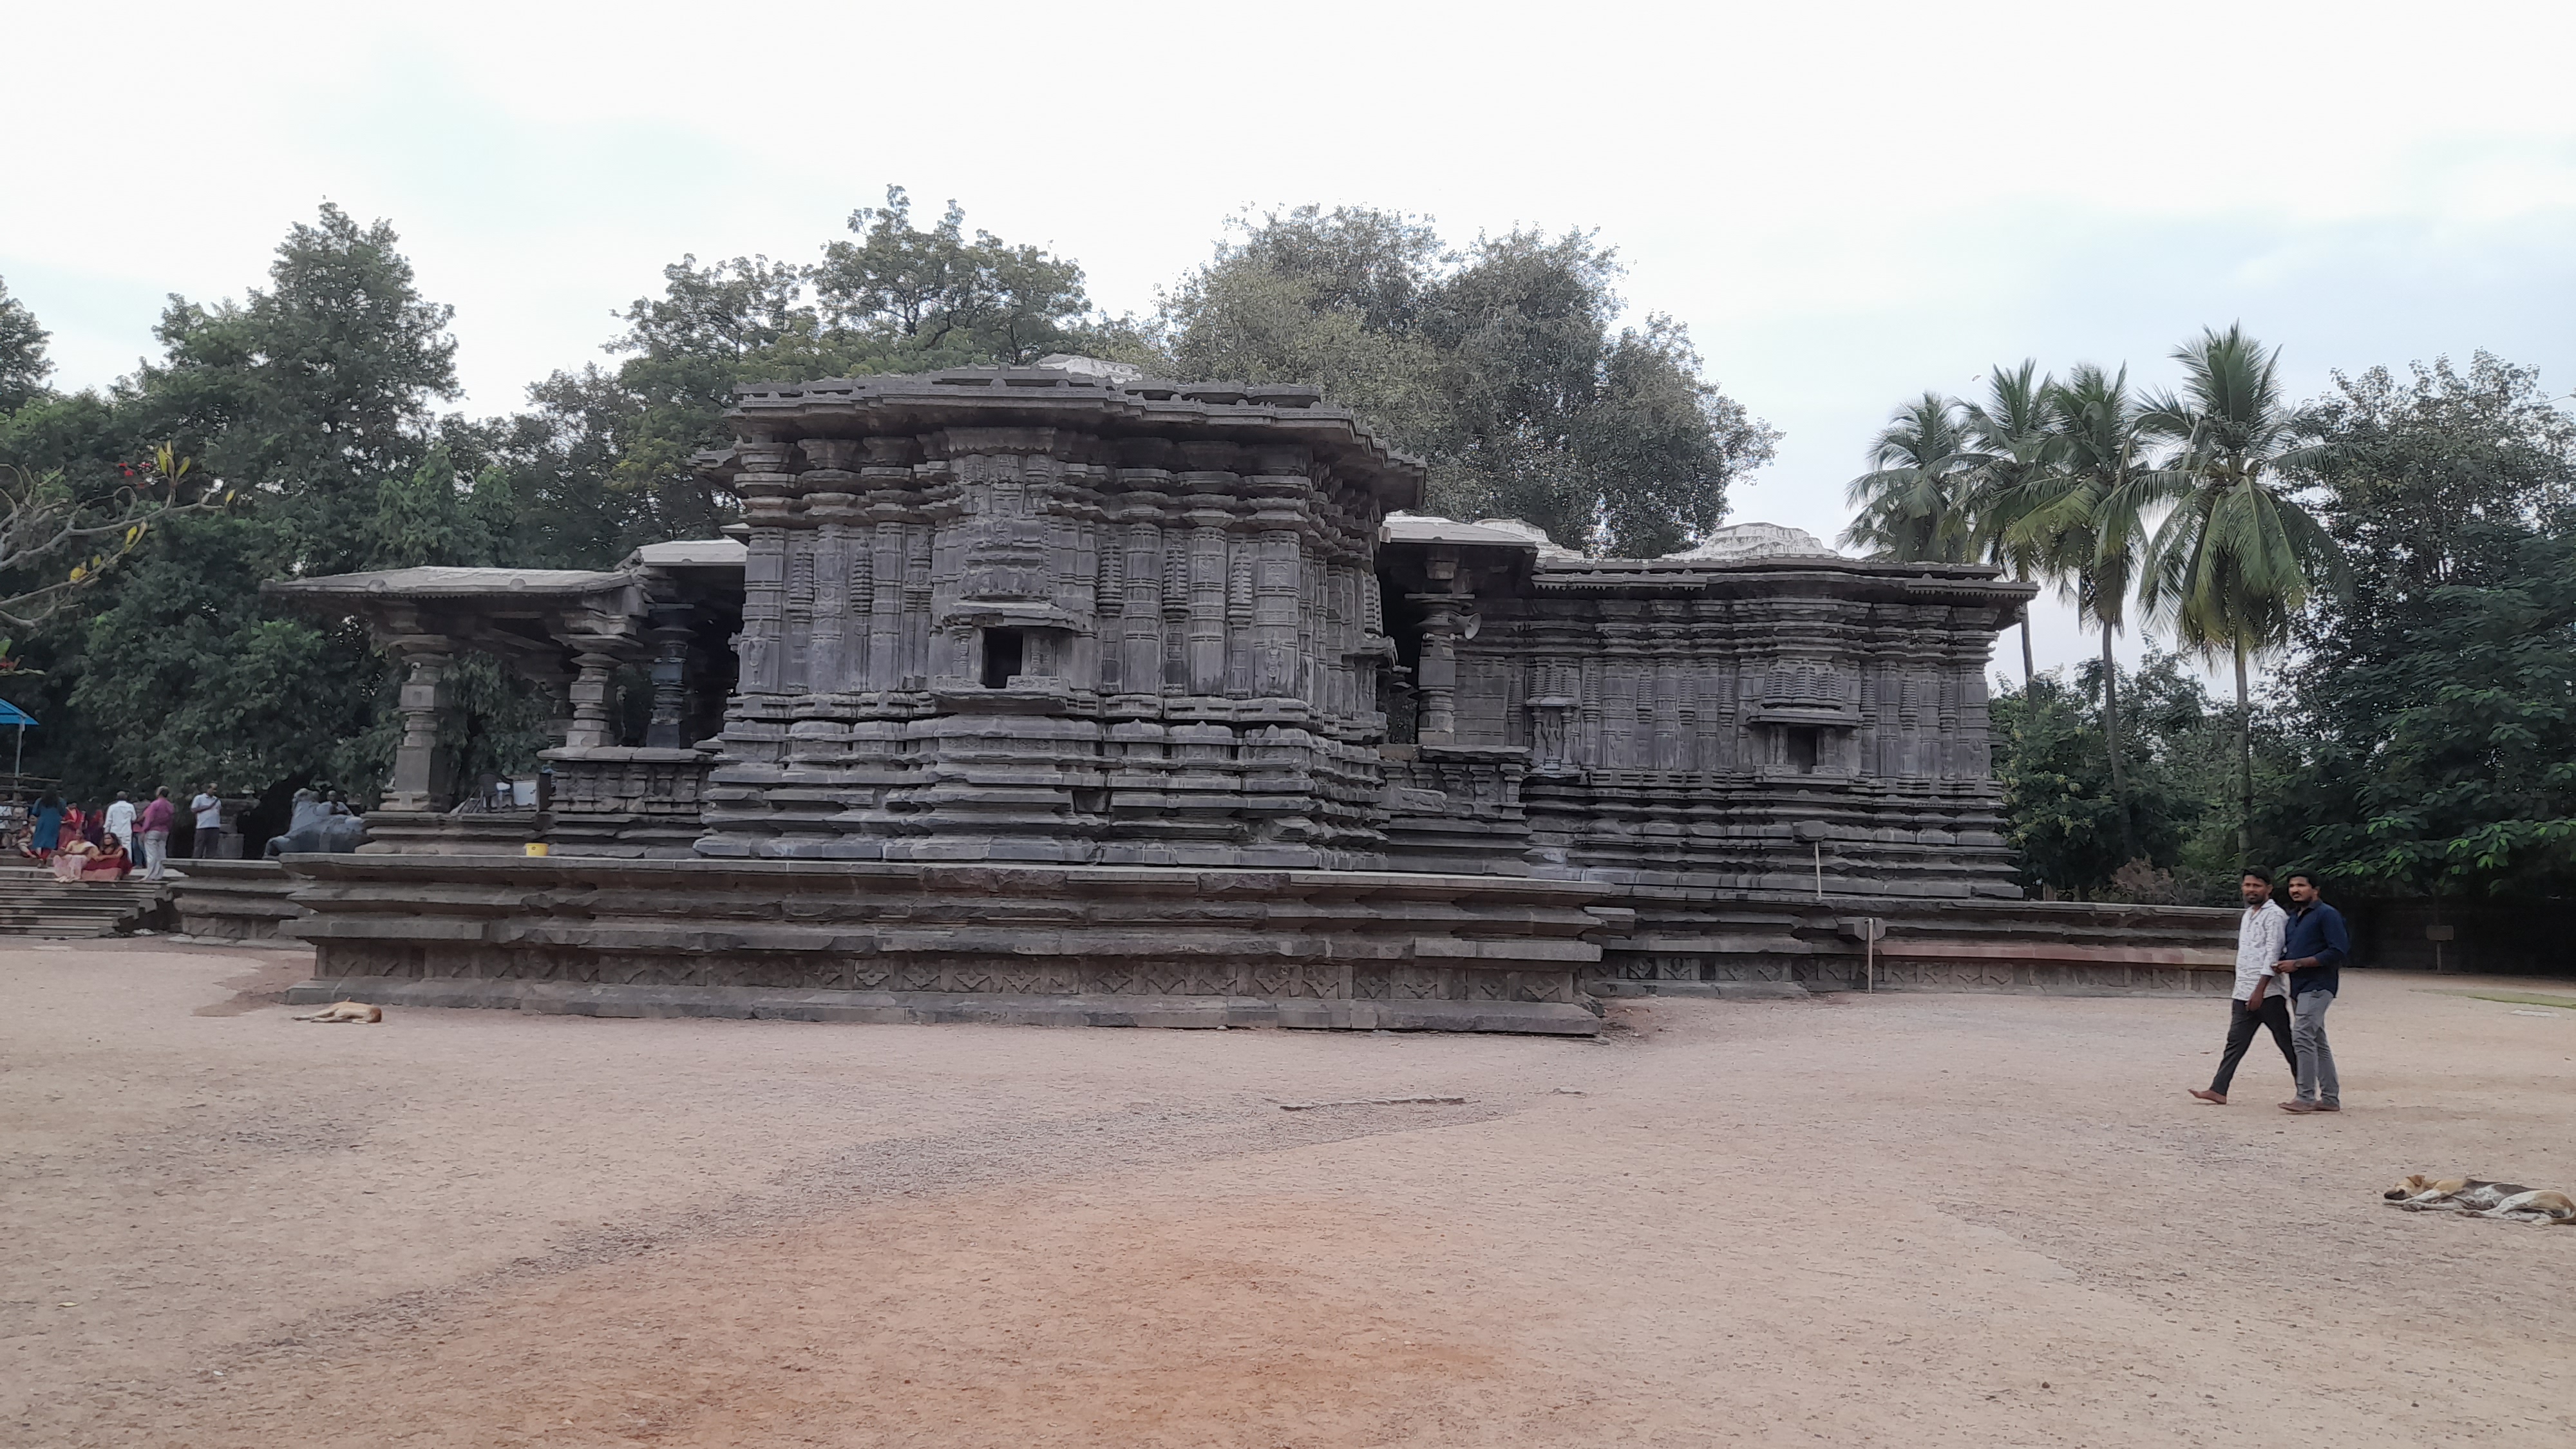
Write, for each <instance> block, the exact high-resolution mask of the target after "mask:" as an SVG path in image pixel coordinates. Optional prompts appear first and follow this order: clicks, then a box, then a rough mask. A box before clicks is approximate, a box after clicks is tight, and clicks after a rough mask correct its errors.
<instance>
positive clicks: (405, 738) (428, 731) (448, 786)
mask: <svg viewBox="0 0 2576 1449" xmlns="http://www.w3.org/2000/svg"><path fill="white" fill-rule="evenodd" d="M396 649H397V651H398V653H399V655H400V657H401V658H402V660H403V662H404V663H405V664H406V665H407V666H409V672H408V673H407V674H406V675H405V676H404V678H403V684H402V693H401V696H400V700H399V707H400V709H401V711H402V726H403V732H402V743H401V744H400V745H398V746H396V747H395V749H394V772H393V779H392V782H391V786H392V788H390V789H388V790H387V791H386V792H385V808H386V809H388V810H426V811H439V810H445V809H446V808H447V807H448V806H450V805H453V804H454V803H456V802H455V799H454V798H453V796H454V790H453V781H452V779H451V776H452V773H453V772H452V770H451V762H450V761H449V759H448V758H447V749H446V746H445V745H444V744H443V743H442V742H441V740H440V738H439V736H440V733H441V731H440V726H441V725H442V724H444V723H445V722H446V717H447V713H448V709H449V706H450V698H449V690H448V685H447V668H448V665H449V664H450V663H451V662H453V656H451V655H450V654H449V653H448V651H447V641H446V640H444V639H438V640H421V641H417V642H413V643H410V644H408V645H397V646H396Z"/></svg>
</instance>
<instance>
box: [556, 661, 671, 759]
mask: <svg viewBox="0 0 2576 1449" xmlns="http://www.w3.org/2000/svg"><path fill="white" fill-rule="evenodd" d="M573 664H574V666H575V667H576V668H578V669H579V670H580V671H581V672H580V673H579V674H577V675H575V676H574V677H573V681H572V729H571V731H570V732H569V733H567V734H566V735H565V736H564V746H565V747H566V748H567V749H575V750H596V749H600V748H602V747H604V746H607V745H609V744H612V743H614V741H613V740H612V739H611V738H610V736H609V723H608V676H609V672H610V671H611V670H614V669H615V668H616V667H617V660H616V659H615V658H614V657H613V656H611V655H607V654H590V653H582V654H576V655H574V656H573ZM656 692H657V693H658V692H659V691H656Z"/></svg>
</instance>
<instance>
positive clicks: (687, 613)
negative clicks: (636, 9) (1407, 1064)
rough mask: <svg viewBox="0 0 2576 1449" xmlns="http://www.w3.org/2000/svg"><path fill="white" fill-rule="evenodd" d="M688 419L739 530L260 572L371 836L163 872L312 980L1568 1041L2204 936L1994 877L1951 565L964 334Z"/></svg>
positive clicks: (777, 1006) (550, 1001)
mask: <svg viewBox="0 0 2576 1449" xmlns="http://www.w3.org/2000/svg"><path fill="white" fill-rule="evenodd" d="M730 420H731V423H732V427H733V431H734V435H735V443H734V446H733V447H731V448H730V449H728V450H724V451H723V452H721V453H717V454H711V455H707V456H706V457H704V458H703V459H702V460H701V461H702V464H703V466H704V467H705V469H706V470H707V471H708V473H709V474H710V475H711V476H712V477H714V478H716V479H718V480H720V481H721V482H722V483H723V484H724V485H725V486H726V487H727V488H729V489H730V490H731V491H732V492H733V493H734V494H735V495H736V496H737V497H739V498H740V499H741V500H742V504H743V512H744V525H743V526H742V527H741V528H740V529H739V530H737V531H738V532H740V533H742V535H743V537H742V538H741V539H740V541H739V542H736V541H734V540H730V539H719V540H709V541H705V542H698V543H680V544H663V545H656V546H653V547H651V548H647V549H644V550H641V551H639V552H638V553H637V554H636V555H635V556H634V557H632V558H630V559H629V560H628V561H627V563H626V564H625V565H624V566H623V567H621V568H620V569H616V570H609V571H601V572H596V573H583V572H571V571H528V570H460V569H415V570H399V571H394V572H391V573H386V574H374V575H350V576H341V577H336V578H323V579H305V580H297V581H293V582H289V583H281V584H275V585H271V586H270V587H271V589H272V590H273V591H274V592H275V593H277V594H278V595H279V596H281V597H284V598H287V599H291V600H294V601H296V602H297V603H298V604H300V605H301V606H303V607H305V608H308V609H311V610H314V611H317V612H320V613H322V614H325V615H328V616H332V617H353V616H354V617H358V618H362V619H364V620H366V621H367V623H368V624H369V626H370V627H371V628H372V629H373V630H374V631H375V633H376V635H377V637H378V639H379V640H380V641H381V642H382V643H383V644H384V646H385V647H387V648H388V649H390V650H393V651H394V652H396V653H397V654H398V655H400V656H401V657H403V658H404V659H405V660H407V661H408V662H409V667H410V678H409V681H408V683H407V684H406V686H405V688H404V690H403V696H402V708H403V710H404V712H405V717H406V718H405V724H406V729H405V734H404V743H403V746H402V750H401V754H400V757H399V759H398V761H397V765H396V769H395V775H394V780H393V782H392V783H393V789H392V790H391V791H389V793H388V797H387V808H385V809H383V810H380V811H378V812H376V813H375V814H374V815H372V816H370V820H369V823H370V826H371V835H372V840H373V842H374V843H372V844H371V845H370V846H369V847H368V849H367V852H366V853H362V854H360V855H356V856H302V857H291V858H289V859H288V861H287V863H286V866H285V875H284V877H283V881H282V884H259V885H250V884H243V883H240V882H235V883H232V884H226V883H224V882H218V881H208V882H206V883H205V884H203V885H202V886H195V887H192V888H191V890H190V891H189V892H188V893H187V894H185V895H183V897H182V903H181V908H182V911H183V914H187V913H191V912H192V910H193V912H194V916H195V918H196V919H197V921H198V924H199V925H200V926H201V927H203V928H206V929H221V926H220V925H219V924H218V918H219V917H220V916H221V915H222V913H223V911H224V910H225V909H227V907H226V906H225V904H224V903H225V902H226V901H238V900H242V899H247V898H248V897H249V896H252V895H258V894H261V893H263V892H265V893H266V894H267V896H268V898H269V899H270V900H271V901H272V905H271V906H270V907H269V909H270V910H271V911H272V913H273V914H274V915H277V916H282V917H286V918H288V919H287V925H286V929H288V930H291V931H293V932H294V933H296V934H299V935H302V936H304V937H306V938H308V939H310V940H312V941H313V942H314V943H315V946H316V948H317V952H318V955H319V971H318V975H317V980H316V981H315V982H314V983H312V984H311V985H310V986H309V987H307V988H303V989H302V991H303V994H304V995H307V996H320V995H332V996H351V997H357V998H360V999H375V1000H387V1001H415V1002H443V1003H454V1004H485V1005H521V1006H532V1007H541V1008H545V1009H557V1010H585V1011H597V1012H602V1013H609V1014H636V1013H644V1012H716V1013H726V1014H750V1015H782V1016H805V1017H820V1018H840V1019H861V1020H867V1019H878V1020H924V1019H947V1018H961V1017H962V1018H974V1019H991V1020H1028V1021H1097V1022H1168V1023H1175V1024H1211V1025H1213V1024H1233V1025H1254V1024H1278V1025H1291V1026H1297V1025H1311V1026H1358V1027H1368V1026H1380V1027H1386V1026H1393V1027H1458V1028H1468V1029H1488V1030H1523V1031H1540V1032H1556V1033H1577V1034H1581V1033H1588V1032H1590V1031H1592V1030H1594V1029H1596V1025H1597V1022H1598V1019H1599V1017H1598V1011H1599V1007H1598V1002H1599V999H1600V998H1602V997H1604V996H1614V995H1620V994H1636V993H1644V992H1658V991H1693V990H1697V991H1729V990H1760V989H1782V990H1794V989H1839V988H1843V987H1847V986H1854V985H1863V986H1875V985H1885V986H1891V987H1903V986H1913V987H1917V988H1921V987H1950V988H1968V989H1974V988H1978V987H1984V988H1989V989H2013V988H2017V987H2018V988H2022V989H2079V990H2141V989H2147V990H2172V989H2196V988H2197V987H2198V986H2200V985H2201V984H2203V983H2204V981H2205V980H2207V979H2210V978H2212V976H2213V974H2214V975H2215V977H2216V978H2217V979H2219V980H2221V981H2223V977H2224V973H2223V972H2219V973H2212V972H2210V971H2208V970H2206V969H2195V968H2207V967H2211V966H2215V965H2220V964H2223V963H2224V961H2226V960H2232V956H2229V955H2227V954H2226V953H2225V952H2224V951H2214V950H2213V947H2214V946H2215V945H2219V944H2223V942H2224V939H2225V936H2226V931H2227V928H2228V927H2229V926H2230V925H2232V919H2233V918H2232V914H2230V913H2227V912H2202V911H2192V910H2185V909H2181V908H2154V907H2102V906H2079V905H2072V904H2068V903H2057V902H2035V901H2024V900H2021V899H2020V895H2021V892H2020V890H2019V889H2018V887H2017V886H2016V885H2015V884H2014V883H2013V879H2014V871H2013V860H2012V855H2011V852H2010V850H2009V848H2008V846H2007V844H2006V842H2005V840H2004V838H2003V836H2002V834H2001V813H2000V807H2001V795H2000V791H1999V788H1998V786H1997V785H1996V783H1995V781H1994V779H1993V777H1992V773H1991V770H1990V768H1989V760H1988V757H1989V739H1988V722H1987V715H1986V700H1987V694H1986V685H1985V671H1986V668H1987V664H1988V659H1989V656H1990V653H1991V650H1992V644H1993V640H1994V636H1995V634H1996V633H1997V631H1998V630H2000V629H2001V628H2003V627H2005V626H2006V625H2008V624H2010V623H2012V622H2014V621H2015V620H2017V619H2018V618H2019V615H2020V610H2021V609H2022V608H2023V606H2024V605H2025V604H2026V602H2027V601H2028V599H2029V598H2030V596H2031V593H2032V588H2031V586H2029V585H2027V584H2019V583H2013V582H2010V581H2006V580H2003V579H2001V578H1999V577H1997V576H1996V574H1995V572H1994V571H1993V570H1991V569H1987V568H1981V567H1971V566H1958V565H1934V564H1897V563H1886V562H1876V561H1859V560H1853V559H1848V558H1843V557H1840V556H1838V555H1836V554H1834V553H1833V552H1832V551H1831V550H1829V549H1827V548H1825V547H1824V546H1822V545H1821V544H1819V543H1818V542H1817V541H1816V540H1815V539H1813V538H1811V537H1809V536H1807V535H1805V534H1803V533H1800V532H1798V531H1796V530H1792V529H1781V528H1775V527H1772V526H1769V525H1763V524H1749V525H1742V526H1738V527H1734V528H1728V529H1721V530H1718V531H1717V532H1716V533H1715V534H1713V535H1712V536H1711V537H1709V538H1708V539H1706V540H1704V541H1703V542H1702V543H1701V544H1700V545H1699V546H1697V547H1695V548H1693V549H1691V550H1690V551H1688V552H1686V553H1682V554H1677V555H1673V556H1671V557H1666V558H1659V559H1600V558H1587V557H1582V556H1579V555H1576V554H1573V553H1570V552H1568V551H1566V550H1564V549H1561V548H1558V547H1556V546H1555V545H1554V544H1553V543H1551V542H1550V541H1549V540H1548V539H1546V538H1545V537H1544V536H1543V535H1541V534H1539V533H1538V531H1537V530H1535V529H1532V528H1530V527H1528V526H1527V525H1524V524H1519V523H1516V522H1513V521H1511V520H1487V521H1484V522H1481V523H1459V522H1453V521H1450V520H1447V519H1440V518H1433V517H1428V516H1424V515H1421V514H1419V513H1418V512H1415V511H1413V510H1415V509H1416V508H1417V507H1418V505H1419V503H1420V497H1421V490H1422V483H1423V478H1422V470H1421V467H1420V465H1419V464H1417V463H1415V462H1414V461H1412V460H1410V459H1408V458H1405V457H1403V456H1401V455H1399V454H1396V453H1393V452H1391V451H1390V450H1389V449H1388V448H1386V447H1385V446H1384V445H1383V443H1381V442H1380V441H1379V440H1378V439H1377V438H1375V437H1374V436H1373V435H1372V434H1371V433H1370V432H1369V431H1368V429H1367V428H1366V427H1364V426H1362V425H1361V424H1360V423H1359V422H1358V421H1357V420H1356V419H1355V418H1353V416H1352V415H1351V414H1349V413H1348V412H1345V411H1342V410H1340V409H1336V408H1333V407H1330V406H1328V405H1326V404H1325V403H1324V402H1323V400H1322V399H1320V398H1319V397H1318V396H1317V394H1316V393H1315V392H1313V391H1312V390H1310V389H1305V388H1298V387H1285V386H1263V387H1245V386H1214V385H1205V384H1175V383H1168V382H1154V381H1150V380H1124V381H1122V380H1118V379H1114V378H1108V377H1102V376H1096V375H1090V374H1086V373H1081V372H1072V371H1059V370H1054V369H1020V370H995V369H960V370H955V371H949V372H942V373H935V374H931V375H927V376H917V377H867V378H857V379H848V380H836V381H825V382H816V383H809V384H806V385H803V386H798V387H765V388H756V389H746V390H744V391H743V392H742V394H741V396H740V398H739V400H738V405H737V407H736V409H735V410H734V412H733V413H732V414H731V415H730ZM469 651H472V652H482V653H487V654H491V655H494V656H496V657H498V658H499V659H501V660H502V661H503V662H504V663H505V664H506V665H508V666H509V667H510V668H512V669H513V670H514V671H516V672H517V673H518V674H519V675H520V677H522V678H524V679H525V680H527V681H529V682H530V683H531V684H533V685H535V686H537V687H538V688H540V689H542V690H544V691H546V692H547V693H548V694H549V696H550V697H552V698H554V699H555V700H556V701H557V704H558V714H559V716H560V718H559V721H558V729H559V733H560V737H561V739H562V741H563V743H562V744H561V745H560V746H559V747H557V748H555V749H552V750H549V751H547V752H546V759H547V763H548V779H549V781H550V785H551V788H550V791H549V792H548V796H547V798H545V799H543V800H541V801H539V802H537V803H536V806H535V808H517V809H501V810H479V809H472V808H466V809H458V808H457V799H458V796H459V795H460V793H461V792H460V791H459V790H458V788H457V785H458V782H456V781H454V780H453V779H451V778H450V772H449V770H448V768H447V765H446V762H445V759H444V756H443V754H442V753H441V744H440V742H441V741H442V740H443V739H444V738H446V737H447V731H446V730H445V728H444V725H445V723H446V721H445V716H446V714H447V713H449V712H450V707H449V704H448V701H447V699H446V695H445V692H444V685H443V680H444V677H445V673H446V671H447V670H448V669H449V668H450V667H451V662H452V661H453V660H454V659H455V658H456V657H457V656H458V655H460V654H462V653H465V652H469ZM621 672H625V673H627V674H628V677H630V678H632V679H634V680H637V681H643V680H648V679H649V699H650V710H649V717H648V718H646V719H645V720H644V721H643V722H642V723H641V728H640V731H639V730H637V729H635V728H634V727H633V726H632V725H631V724H630V725H629V726H628V727H626V728H624V729H621V728H620V726H619V724H618V722H617V720H616V719H614V718H612V716H613V715H614V714H616V713H617V712H616V711H614V710H612V709H611V707H610V700H611V695H612V692H613V682H614V681H615V680H616V679H617V678H618V677H619V676H620V674H621ZM532 842H539V843H543V844H544V845H545V846H546V847H547V849H548V851H549V852H550V853H549V854H548V855H546V856H545V857H544V858H541V859H532V858H528V857H527V856H525V855H523V854H522V853H521V852H522V848H523V847H524V846H525V845H527V844H529V843H532ZM227 892H230V894H227ZM279 895H283V896H284V897H285V901H286V903H285V904H283V905H277V904H275V903H274V902H275V899H276V897H278V896H279ZM191 899H194V900H195V901H196V902H197V903H198V904H197V905H196V906H195V907H193V908H192V906H191V904H190V901H191ZM245 909H247V908H245ZM2213 956H2217V957H2219V958H2220V959H2219V960H2212V959H2210V958H2211V957H2213ZM2221 989H2223V986H2222V988H2221Z"/></svg>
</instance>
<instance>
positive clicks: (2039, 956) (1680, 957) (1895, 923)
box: [1584, 886, 2241, 996]
mask: <svg viewBox="0 0 2576 1449" xmlns="http://www.w3.org/2000/svg"><path fill="white" fill-rule="evenodd" d="M1611 899H1613V900H1615V901H1616V902H1617V903H1618V904H1620V905H1624V906H1628V907H1630V908H1631V909H1633V910H1634V911H1635V913H1636V922H1637V925H1636V929H1635V930H1634V931H1633V932H1631V933H1629V934H1627V935H1624V936H1605V937H1603V938H1602V940H1601V944H1602V966H1601V969H1600V971H1599V972H1598V973H1597V974H1590V975H1587V976H1586V977H1585V980H1584V988H1585V990H1586V991H1587V992H1589V993H1590V994H1592V995H1595V996H1654V995H1667V994H1684V995H1690V994H1698V989H1704V988H1705V987H1707V986H1708V985H1711V984H1718V985H1725V984H1730V983H1737V984H1754V983H1786V984H1794V985H1797V986H1799V987H1802V988H1804V989H1806V990H1810V991H1859V990H1865V989H1874V990H1879V991H1992V992H2016V993H2040V994H2049V995H2138V994H2197V993H2203V992H2216V993H2218V994H2221V995H2224V994H2226V992H2227V991H2228V990H2229V989H2230V988H2231V987H2232V986H2233V985H2234V982H2235V970H2236V949H2235V948H2236V923H2237V917H2238V916H2239V915H2240V914H2241V913H2240V912H2238V911H2236V910H2233V909H2229V908H2225V907H2206V906H2157V905H2122V904H2109V903H2099V902H2079V901H2030V900H2018V901H2008V900H1983V899H1970V900H1958V899H1926V898H1911V899H1909V898H1902V897H1887V896H1871V895H1847V894H1836V893H1831V892H1828V893H1827V894H1825V895H1823V896H1821V897H1819V896H1816V895H1813V894H1810V893H1806V892H1787V891H1769V892H1765V891H1722V890H1693V889H1686V888H1681V887H1672V886H1629V887H1625V888H1622V889H1620V890H1619V891H1618V892H1617V893H1616V894H1615V895H1614V896H1613V897H1612V898H1611ZM1873 921H1875V922H1877V923H1878V925H1877V929H1878V931H1879V932H1880V938H1879V940H1878V943H1877V949H1876V951H1875V952H1873V951H1871V950H1870V948H1869V935H1870V931H1871V927H1870V925H1869V923H1870V922H1873Z"/></svg>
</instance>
